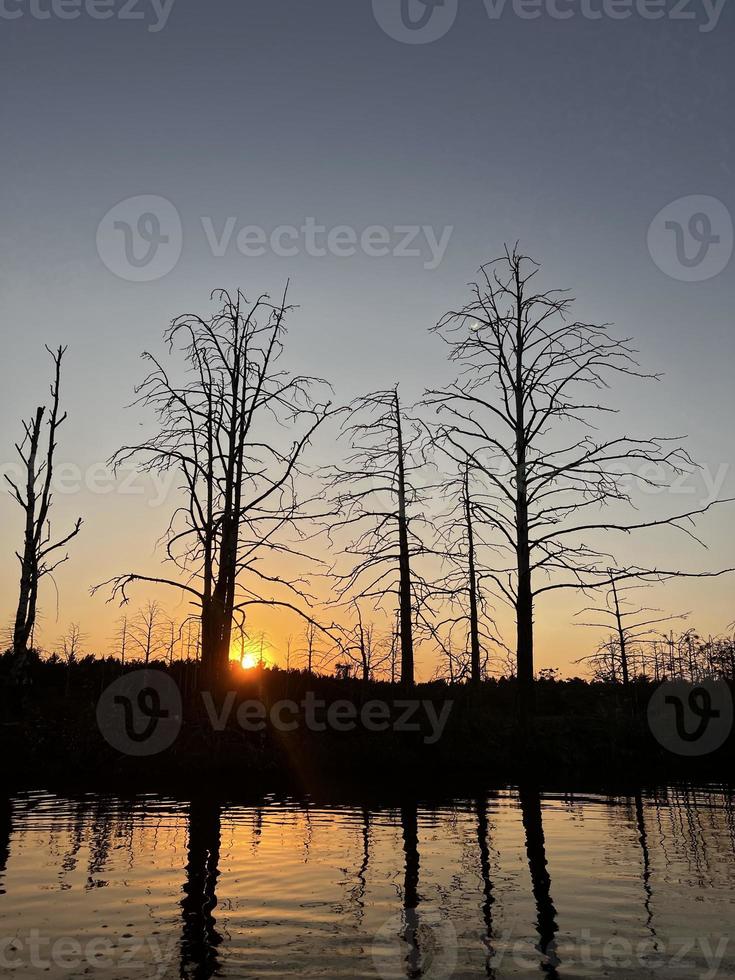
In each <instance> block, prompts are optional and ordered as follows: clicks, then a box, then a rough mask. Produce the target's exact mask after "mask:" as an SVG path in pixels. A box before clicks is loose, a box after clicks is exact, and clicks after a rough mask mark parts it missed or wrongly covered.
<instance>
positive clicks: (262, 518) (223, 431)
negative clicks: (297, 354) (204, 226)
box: [96, 290, 329, 685]
mask: <svg viewBox="0 0 735 980" xmlns="http://www.w3.org/2000/svg"><path fill="white" fill-rule="evenodd" d="M213 296H214V297H215V298H216V300H217V301H219V302H220V303H221V304H222V305H221V308H220V309H219V311H218V312H216V313H215V314H214V315H213V316H211V317H209V318H208V319H204V318H202V317H201V316H198V315H196V314H187V315H185V316H182V317H178V318H177V319H175V320H174V321H173V323H172V325H171V327H170V329H169V330H168V331H167V333H166V339H167V342H168V347H169V354H170V356H171V357H172V358H174V357H175V355H180V356H181V357H183V360H184V362H185V365H186V368H187V377H186V378H185V380H183V381H177V380H176V379H175V378H174V377H173V374H172V372H173V371H174V370H175V362H174V365H172V366H171V368H169V367H167V366H165V365H164V363H163V361H162V360H160V359H159V358H157V357H155V356H154V355H153V354H150V353H146V354H144V358H145V359H146V360H147V361H148V363H149V364H151V365H152V368H151V372H150V374H149V375H148V376H147V377H146V378H145V380H144V381H143V382H142V384H141V385H140V386H139V387H138V388H137V393H138V396H139V403H140V404H142V405H144V406H146V407H148V408H151V409H153V410H154V411H155V413H156V416H157V420H158V426H159V428H158V432H157V433H156V434H155V435H154V436H152V437H151V438H150V439H149V440H147V441H145V442H142V443H140V444H137V445H133V446H126V447H124V448H123V449H121V450H120V451H119V452H118V453H117V454H116V455H115V457H114V461H115V463H116V464H120V463H122V462H124V461H126V460H129V459H131V458H135V459H137V460H139V461H140V465H141V466H142V468H143V469H144V470H172V471H175V472H176V473H177V474H178V475H179V478H180V481H181V483H180V489H181V492H182V495H183V502H182V503H181V504H180V506H178V507H177V508H176V510H175V512H174V514H173V516H172V518H171V522H170V524H169V528H168V534H167V544H166V558H167V561H168V562H169V563H170V565H171V566H172V568H173V570H174V573H175V574H174V575H171V576H146V575H140V574H137V573H135V572H129V573H127V574H125V575H120V576H116V577H115V578H114V579H111V580H110V582H108V583H103V584H105V585H111V586H112V594H113V596H117V597H119V598H120V599H121V600H122V601H123V602H124V601H127V591H126V590H127V588H128V587H129V586H130V585H131V584H132V583H134V582H137V581H147V582H156V583H162V584H165V585H168V586H170V587H173V588H176V589H178V590H180V591H182V592H183V593H184V594H185V595H186V596H187V597H188V598H189V600H190V601H191V603H192V604H193V606H194V608H195V609H196V610H198V615H199V616H200V618H201V653H202V668H203V670H202V679H203V681H204V682H205V683H207V684H212V685H216V684H217V683H218V682H219V681H220V680H222V679H223V678H224V677H225V675H226V671H227V666H228V661H229V650H230V642H231V633H232V624H233V617H234V616H235V615H236V614H237V613H239V612H245V611H246V610H247V609H248V608H249V607H250V606H252V605H255V604H264V605H269V606H278V607H282V608H288V609H292V610H294V611H295V612H297V613H299V614H301V615H302V616H304V617H305V618H306V619H309V618H310V617H309V614H308V612H305V611H304V609H303V606H304V605H306V606H307V608H308V605H309V603H310V601H311V598H312V597H311V596H309V594H308V592H307V591H306V587H305V584H304V582H303V580H301V579H287V578H285V577H283V576H282V574H281V568H282V561H281V565H280V566H279V567H277V568H269V566H268V558H269V557H271V558H272V557H275V558H278V559H281V560H282V559H284V558H285V557H287V556H292V557H293V556H296V557H300V558H308V556H307V555H304V553H303V552H302V550H301V547H300V544H299V542H300V541H301V540H302V539H303V538H304V536H305V534H304V532H303V531H302V530H301V527H302V526H303V524H304V521H305V520H306V519H307V518H308V516H309V515H308V514H307V511H308V504H309V502H313V498H308V499H300V495H299V493H298V492H297V478H298V477H299V476H300V475H302V471H301V469H300V462H301V459H302V455H303V453H304V450H305V449H306V447H307V446H308V444H309V441H310V439H311V438H312V436H313V435H314V433H315V431H316V430H317V428H318V427H319V426H320V425H321V423H322V422H323V421H324V419H325V418H326V417H327V416H328V414H329V402H328V401H326V400H322V396H323V395H325V394H326V393H327V389H328V386H327V385H326V383H325V382H323V381H320V380H319V379H316V378H311V377H305V376H299V375H293V374H291V373H289V372H288V371H285V370H283V369H282V368H280V367H279V364H278V362H279V359H280V356H281V354H282V351H283V341H284V336H285V330H286V327H285V319H286V316H287V314H288V313H289V310H290V307H288V306H287V305H286V298H285V294H284V297H283V299H282V301H281V302H280V303H278V304H273V303H271V302H270V300H269V299H268V297H267V296H265V295H262V296H260V297H259V298H258V299H257V300H256V301H255V302H253V303H250V302H249V301H248V300H247V299H246V297H245V296H244V295H243V294H242V293H241V292H239V291H238V292H237V293H236V294H234V295H231V294H230V293H228V292H226V291H224V290H220V291H218V292H217V293H215V294H213ZM284 429H286V430H288V431H289V432H290V433H292V436H291V438H292V441H291V442H290V443H287V444H286V445H285V446H284V445H283V442H284V440H283V435H282V432H283V430H284ZM96 588H99V586H97V587H96ZM264 593H265V594H264Z"/></svg>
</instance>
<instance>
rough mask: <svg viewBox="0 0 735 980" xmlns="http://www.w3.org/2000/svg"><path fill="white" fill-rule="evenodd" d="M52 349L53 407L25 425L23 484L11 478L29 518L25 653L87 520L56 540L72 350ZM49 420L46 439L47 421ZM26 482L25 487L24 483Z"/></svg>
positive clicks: (22, 603) (19, 618)
mask: <svg viewBox="0 0 735 980" xmlns="http://www.w3.org/2000/svg"><path fill="white" fill-rule="evenodd" d="M46 350H47V351H48V352H49V354H50V355H51V357H52V359H53V362H54V379H53V382H52V383H51V401H50V405H49V406H43V405H40V406H39V407H38V408H37V409H36V411H35V414H34V415H33V417H32V418H31V419H29V420H27V421H24V422H23V432H24V435H23V439H22V440H21V442H20V443H16V446H15V448H16V451H17V453H18V456H19V457H20V460H21V464H22V468H23V480H22V481H18V482H16V481H15V480H13V479H12V478H11V477H10V476H8V475H7V474H6V475H5V479H6V480H7V482H8V483H9V484H10V488H11V493H12V496H13V497H14V498H15V500H16V501H17V502H18V504H20V506H21V508H22V510H23V513H24V517H25V522H24V533H23V546H22V548H21V550H20V551H17V552H16V555H17V558H18V561H19V562H20V590H19V595H18V606H17V610H16V614H15V623H14V627H13V652H14V653H15V654H16V655H20V656H22V655H24V654H25V653H27V651H28V643H29V640H30V638H31V637H32V635H33V628H34V626H35V623H36V614H37V611H38V590H39V585H40V583H41V580H42V579H43V578H44V577H46V576H49V575H52V574H53V572H54V571H55V570H56V569H57V568H58V567H59V565H61V564H63V562H65V561H67V559H68V557H69V556H68V554H65V555H63V556H61V557H59V552H60V550H61V549H62V548H63V547H64V546H65V545H66V544H68V543H69V541H71V539H72V538H74V537H76V535H77V534H78V533H79V529H80V528H81V526H82V519H81V517H80V518H78V519H77V521H76V523H75V524H74V527H73V528H72V530H71V531H69V533H68V534H65V535H63V536H62V537H61V538H58V539H56V540H54V538H53V535H52V532H51V519H50V512H51V507H52V503H53V476H54V462H55V457H56V449H57V438H58V432H59V428H60V427H61V426H62V425H63V423H64V422H65V421H66V417H67V415H66V412H62V411H61V409H60V401H59V392H60V384H61V362H62V359H63V357H64V354H65V353H66V347H58V348H57V349H56V350H55V351H52V350H51V349H50V348H49V347H46ZM45 418H48V423H47V434H46V439H45V440H44V434H43V423H44V419H45ZM21 482H22V486H21V485H20V484H21Z"/></svg>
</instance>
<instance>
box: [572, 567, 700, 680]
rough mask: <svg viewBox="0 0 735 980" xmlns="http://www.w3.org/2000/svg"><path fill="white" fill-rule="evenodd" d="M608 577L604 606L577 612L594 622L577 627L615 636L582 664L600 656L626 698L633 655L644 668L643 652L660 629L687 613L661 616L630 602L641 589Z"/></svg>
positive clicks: (654, 639) (633, 671)
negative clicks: (633, 595) (607, 664)
mask: <svg viewBox="0 0 735 980" xmlns="http://www.w3.org/2000/svg"><path fill="white" fill-rule="evenodd" d="M609 574H610V581H609V590H608V592H607V593H606V595H605V604H604V605H598V606H587V607H585V608H584V609H582V610H580V612H579V613H578V615H585V614H592V615H593V617H594V618H593V619H591V620H586V621H585V622H580V623H578V625H580V626H588V627H593V628H598V629H605V630H609V629H611V628H614V630H615V632H614V634H613V635H612V637H611V638H609V639H608V640H607V641H606V642H605V643H604V644H603V645H602V646H601V648H600V651H598V654H593V656H592V658H582V660H583V661H584V660H590V659H591V660H595V659H596V658H597V657H598V656H599V655H600V654H601V655H602V656H603V659H606V660H607V661H608V662H609V668H610V673H611V680H613V681H615V680H617V677H618V675H620V678H621V680H622V683H623V689H624V690H625V693H626V695H629V694H630V680H631V675H632V674H633V675H634V674H635V666H636V655H637V656H638V663H639V664H640V667H641V668H643V664H644V661H645V657H644V656H643V652H642V651H643V649H644V648H645V647H646V646H650V644H652V643H654V642H656V640H659V639H660V638H661V633H660V627H661V626H662V625H663V624H664V623H670V622H673V621H674V620H677V619H686V617H687V615H688V613H680V614H675V615H660V612H661V611H660V610H659V609H654V608H652V607H650V606H642V605H640V604H639V603H638V602H635V601H631V600H630V599H629V598H628V596H629V595H630V594H631V593H633V592H637V590H638V589H639V588H640V585H637V584H635V583H633V584H630V583H629V582H628V584H622V585H621V584H620V583H618V582H617V581H616V579H615V575H614V573H613V571H612V570H610V572H609ZM580 662H582V661H580ZM640 672H642V670H641V671H640Z"/></svg>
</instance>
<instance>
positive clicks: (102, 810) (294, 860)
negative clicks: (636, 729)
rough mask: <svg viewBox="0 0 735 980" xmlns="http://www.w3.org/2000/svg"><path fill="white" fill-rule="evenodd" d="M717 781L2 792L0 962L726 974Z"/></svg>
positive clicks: (728, 813) (733, 824) (182, 968)
mask: <svg viewBox="0 0 735 980" xmlns="http://www.w3.org/2000/svg"><path fill="white" fill-rule="evenodd" d="M733 925H735V817H734V810H733V801H732V798H731V797H729V796H727V795H725V794H723V793H720V792H718V791H716V790H715V789H700V790H692V789H688V790H687V789H682V788H669V789H667V790H662V791H660V792H658V793H656V794H644V795H643V796H640V795H638V796H629V797H628V796H626V797H607V796H589V795H587V796H573V795H566V796H542V797H539V796H538V794H535V793H533V792H525V791H524V792H522V793H520V794H519V793H518V792H516V791H503V792H498V793H492V794H489V795H484V796H482V797H480V798H470V799H462V798H460V799H456V800H454V801H452V802H451V803H449V804H443V805H441V806H429V805H426V804H423V803H421V802H419V803H418V805H417V804H416V803H406V804H404V805H403V806H400V807H386V808H381V807H375V806H372V805H371V806H370V807H369V808H368V807H364V808H362V807H353V806H349V807H348V806H334V807H326V806H317V805H315V804H310V803H308V802H303V801H298V802H297V801H294V800H289V799H285V800H283V799H276V798H273V797H268V798H265V799H264V800H263V801H262V802H261V803H259V804H258V805H248V806H240V805H218V804H214V803H206V802H201V801H195V802H189V801H184V802H182V801H175V800H170V799H163V798H158V797H152V796H146V797H138V798H136V799H133V800H123V799H117V798H111V797H104V798H102V797H97V796H89V797H80V798H70V799H66V798H61V797H58V796H52V795H49V794H45V793H28V794H23V795H19V796H16V797H14V798H13V799H11V800H7V799H2V798H1V797H0V975H2V976H16V977H22V978H24V980H25V978H27V977H45V978H52V980H54V978H62V977H63V978H82V977H84V978H87V977H90V976H94V977H98V976H102V977H104V976H107V977H114V978H116V980H118V978H119V980H128V978H130V980H133V978H135V980H145V978H154V977H157V978H167V977H182V976H183V977H196V978H209V977H213V976H218V977H219V976H221V977H226V978H228V977H229V978H241V977H248V978H250V977H254V978H255V977H284V976H313V977H369V978H394V977H430V978H446V977H451V976H454V977H458V978H461V977H488V976H489V977H496V978H498V980H502V978H505V977H524V978H525V977H539V976H542V977H543V976H546V977H552V978H553V977H557V976H558V977H597V976H599V977H603V976H604V977H610V976H612V977H658V978H666V980H670V978H672V977H674V978H678V977H681V978H682V980H683V978H686V980H691V978H694V977H701V978H715V977H717V978H723V980H724V978H732V977H735V943H733V941H732V940H731V938H730V930H731V929H732V928H733Z"/></svg>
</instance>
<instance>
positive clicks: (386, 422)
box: [330, 387, 426, 685]
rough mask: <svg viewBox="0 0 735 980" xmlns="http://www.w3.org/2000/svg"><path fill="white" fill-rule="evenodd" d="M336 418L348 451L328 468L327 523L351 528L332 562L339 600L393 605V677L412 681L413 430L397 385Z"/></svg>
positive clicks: (417, 599) (421, 589)
mask: <svg viewBox="0 0 735 980" xmlns="http://www.w3.org/2000/svg"><path fill="white" fill-rule="evenodd" d="M350 409H351V411H350V415H349V416H348V418H347V419H346V420H345V421H344V422H343V425H342V433H343V434H344V435H345V436H346V437H347V438H349V440H350V443H351V446H352V452H351V454H350V456H349V457H348V459H347V460H346V462H345V464H344V465H342V466H339V467H337V468H336V470H335V473H334V474H333V479H332V486H333V489H334V492H335V503H336V507H337V510H338V513H339V515H340V516H339V517H338V519H337V520H336V521H335V522H334V524H333V525H332V528H331V529H330V539H331V535H332V534H333V533H334V531H335V530H336V529H343V530H344V529H348V530H351V532H352V534H353V535H354V537H353V538H352V540H351V542H350V543H349V544H348V545H347V547H346V549H345V552H344V553H345V554H346V555H348V556H350V558H351V559H355V563H354V564H353V565H352V566H351V567H350V568H349V569H347V570H346V571H340V570H339V568H338V567H336V566H335V569H334V574H335V578H336V581H337V592H338V595H339V597H340V600H342V601H344V600H347V601H348V602H352V601H357V600H360V599H367V600H371V601H372V602H374V603H376V604H378V605H381V604H384V605H385V606H388V607H389V609H391V610H392V608H393V607H395V606H397V608H398V618H399V635H400V646H401V683H402V684H405V685H411V684H413V683H414V625H415V621H416V618H417V611H418V609H419V608H420V607H421V605H422V603H423V601H424V597H425V591H426V590H425V582H424V581H423V579H422V578H421V577H420V576H418V575H417V573H416V571H415V569H414V568H412V562H413V560H414V559H415V558H416V557H418V556H419V555H422V554H424V553H425V548H424V546H423V544H422V542H421V539H420V537H419V536H418V535H417V533H416V531H415V527H416V525H419V524H420V523H421V522H422V521H423V517H422V516H421V514H420V513H418V510H417V507H418V503H419V495H418V491H417V489H416V487H415V484H414V482H413V476H414V474H415V473H416V471H417V470H418V469H419V467H420V466H421V460H420V458H419V456H420V454H419V443H420V438H421V435H420V432H419V430H418V427H417V426H415V425H414V424H413V423H407V422H406V419H405V418H404V415H403V410H402V407H401V403H400V399H399V396H398V388H397V387H396V388H392V389H390V390H388V391H376V392H373V393H372V394H369V395H365V396H363V397H361V398H358V399H356V400H355V401H354V402H353V403H352V405H351V406H350Z"/></svg>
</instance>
